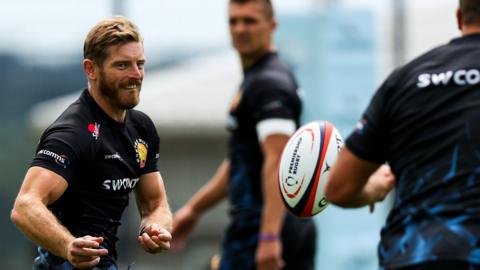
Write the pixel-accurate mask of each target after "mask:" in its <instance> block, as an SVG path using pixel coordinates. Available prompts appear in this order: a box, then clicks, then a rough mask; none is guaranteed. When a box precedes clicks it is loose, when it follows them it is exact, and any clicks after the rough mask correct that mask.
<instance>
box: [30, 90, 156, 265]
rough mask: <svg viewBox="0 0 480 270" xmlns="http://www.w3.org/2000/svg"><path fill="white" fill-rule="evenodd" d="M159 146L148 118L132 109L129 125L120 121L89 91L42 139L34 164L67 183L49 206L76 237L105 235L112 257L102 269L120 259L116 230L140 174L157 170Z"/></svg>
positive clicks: (128, 119)
mask: <svg viewBox="0 0 480 270" xmlns="http://www.w3.org/2000/svg"><path fill="white" fill-rule="evenodd" d="M158 146H159V138H158V135H157V132H156V130H155V127H154V125H153V122H152V121H151V120H150V118H149V117H148V116H147V115H145V114H144V113H142V112H139V111H136V110H128V111H127V115H126V120H125V123H123V124H122V123H118V122H116V121H114V120H113V119H111V118H110V117H109V116H108V115H107V114H106V113H105V112H104V111H103V110H102V109H101V108H100V107H99V106H98V105H97V104H96V103H95V101H94V100H93V98H92V97H91V96H90V94H89V92H88V91H87V90H85V91H84V92H83V93H82V95H81V96H80V98H79V99H78V100H77V101H76V102H74V103H73V104H72V105H70V106H69V107H68V108H67V109H66V110H65V112H63V113H62V115H61V116H60V117H59V118H58V119H57V120H56V121H55V122H54V123H53V124H52V125H51V126H50V127H48V129H47V130H45V132H44V133H43V135H42V137H41V139H40V142H39V144H38V148H37V154H36V157H35V159H34V160H33V162H32V164H31V166H40V167H44V168H47V169H49V170H51V171H54V172H55V173H57V174H59V175H61V176H62V177H63V178H65V180H66V181H67V182H68V188H67V190H66V191H65V193H64V194H63V195H62V196H61V197H60V198H59V199H58V200H57V201H56V202H54V203H53V204H51V205H49V208H50V209H51V210H52V212H53V213H54V215H55V216H56V217H57V218H58V219H59V221H60V222H61V223H62V224H63V225H64V226H65V227H66V228H67V229H68V230H69V231H70V232H71V233H72V234H73V235H74V236H77V237H81V236H85V235H91V236H102V237H104V239H105V241H104V244H102V246H104V247H105V248H107V249H108V250H109V255H108V256H104V257H102V259H101V262H100V264H99V266H102V265H105V264H107V263H112V262H113V263H114V262H115V260H116V257H117V254H116V250H115V242H116V241H117V239H118V238H117V228H118V226H119V225H120V218H121V216H122V213H123V211H124V209H125V207H126V206H127V205H128V200H129V193H130V192H131V191H132V190H133V189H134V188H135V186H136V184H137V183H138V181H139V179H140V176H141V175H143V174H146V173H150V172H155V171H157V160H158ZM51 256H52V258H54V259H58V258H55V256H53V254H51Z"/></svg>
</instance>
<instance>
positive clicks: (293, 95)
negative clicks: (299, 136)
mask: <svg viewBox="0 0 480 270" xmlns="http://www.w3.org/2000/svg"><path fill="white" fill-rule="evenodd" d="M297 90H298V86H297V83H296V81H295V79H294V77H293V75H292V74H291V73H290V71H289V70H288V69H287V67H286V66H285V65H284V64H283V63H282V62H281V61H280V59H279V58H278V56H277V54H276V53H269V54H266V55H264V56H263V57H262V58H261V59H260V60H258V61H257V62H256V63H255V64H254V65H253V66H252V67H250V68H249V69H247V70H245V71H244V81H243V83H242V84H241V86H240V90H239V92H238V93H237V96H236V98H235V99H234V101H233V102H232V105H231V111H230V116H229V125H228V129H229V130H230V131H231V137H230V141H229V159H230V162H231V170H230V186H229V191H230V194H229V195H230V197H229V198H230V204H231V207H232V208H231V211H232V214H234V215H235V214H236V213H239V212H243V211H247V212H249V211H253V212H255V213H256V214H258V213H259V211H261V209H262V180H261V179H262V178H261V173H262V166H263V154H262V150H261V148H260V143H259V139H258V135H257V131H256V126H257V124H258V123H259V122H261V121H262V120H266V119H272V118H275V119H278V118H280V119H290V120H293V121H295V123H296V124H297V126H298V123H299V117H300V113H301V102H300V98H299V96H298V93H297Z"/></svg>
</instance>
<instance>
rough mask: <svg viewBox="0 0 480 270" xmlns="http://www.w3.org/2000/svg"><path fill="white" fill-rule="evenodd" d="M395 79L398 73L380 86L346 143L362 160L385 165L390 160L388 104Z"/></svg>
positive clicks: (393, 74)
mask: <svg viewBox="0 0 480 270" xmlns="http://www.w3.org/2000/svg"><path fill="white" fill-rule="evenodd" d="M395 78H396V72H394V73H392V75H390V76H389V77H388V78H387V80H385V82H384V83H383V84H382V85H381V86H380V88H379V89H378V90H377V92H376V93H375V95H374V96H373V98H372V100H371V102H370V104H369V105H368V107H367V109H366V110H365V112H364V113H363V116H362V118H361V119H360V120H359V121H358V122H357V124H356V126H355V129H354V130H353V132H352V133H351V134H350V135H349V137H348V138H347V140H346V142H345V143H346V145H347V147H348V149H349V150H350V151H352V152H353V153H354V154H355V155H356V156H358V157H360V158H362V159H365V160H368V161H372V162H376V163H384V162H385V161H387V159H388V153H389V146H388V145H389V144H388V140H389V135H388V134H389V133H388V130H389V120H388V119H389V118H388V117H389V116H388V115H389V114H388V110H387V108H388V105H387V104H388V97H389V93H390V91H391V90H392V89H394V81H395Z"/></svg>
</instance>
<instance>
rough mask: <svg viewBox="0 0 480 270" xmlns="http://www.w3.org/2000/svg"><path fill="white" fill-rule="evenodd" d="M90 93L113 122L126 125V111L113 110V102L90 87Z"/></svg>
mask: <svg viewBox="0 0 480 270" xmlns="http://www.w3.org/2000/svg"><path fill="white" fill-rule="evenodd" d="M88 92H89V93H90V96H92V98H93V100H94V101H95V103H97V105H98V106H99V107H100V108H101V109H102V110H103V111H104V112H105V113H106V114H107V115H108V116H109V117H110V118H112V119H113V120H115V121H116V122H119V123H124V122H125V116H126V110H121V109H118V110H116V109H115V108H113V106H112V105H111V102H110V101H109V98H108V97H105V96H103V95H102V94H100V91H99V90H98V89H97V90H93V89H92V88H91V87H88Z"/></svg>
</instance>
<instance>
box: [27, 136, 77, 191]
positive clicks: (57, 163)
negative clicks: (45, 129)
mask: <svg viewBox="0 0 480 270" xmlns="http://www.w3.org/2000/svg"><path fill="white" fill-rule="evenodd" d="M72 135H73V134H72V133H70V132H68V131H57V132H55V133H51V134H49V135H48V136H46V137H44V138H42V139H41V140H40V142H39V144H38V147H37V151H36V154H35V157H34V158H33V161H32V162H31V164H30V166H31V167H34V166H38V167H42V168H45V169H48V170H50V171H53V172H55V173H56V174H58V175H60V176H62V177H63V178H64V179H65V180H66V181H67V182H68V184H72V183H73V182H74V181H75V177H76V175H77V173H76V170H77V168H78V162H79V160H80V158H79V156H80V155H81V153H80V151H81V150H80V148H81V147H78V146H77V147H75V146H74V145H73V144H72V142H73V141H75V139H74V138H73V137H72Z"/></svg>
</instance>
